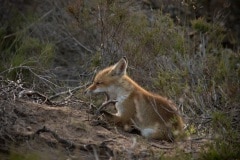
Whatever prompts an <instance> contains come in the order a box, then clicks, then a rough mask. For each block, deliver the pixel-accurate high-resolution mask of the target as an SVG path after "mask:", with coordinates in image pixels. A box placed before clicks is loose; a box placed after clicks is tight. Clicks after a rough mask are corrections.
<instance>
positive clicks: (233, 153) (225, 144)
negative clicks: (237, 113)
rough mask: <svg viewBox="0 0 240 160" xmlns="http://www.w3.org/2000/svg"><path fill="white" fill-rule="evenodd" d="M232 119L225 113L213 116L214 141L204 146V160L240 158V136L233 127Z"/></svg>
mask: <svg viewBox="0 0 240 160" xmlns="http://www.w3.org/2000/svg"><path fill="white" fill-rule="evenodd" d="M231 121H232V120H231V117H229V116H227V115H226V114H225V113H223V112H214V113H213V115H212V129H213V138H214V141H212V142H210V143H208V144H207V145H206V146H204V148H203V150H202V152H201V153H200V159H203V160H205V159H206V160H218V159H219V160H222V159H223V160H228V159H237V158H239V157H240V144H239V143H238V141H239V135H238V132H237V131H236V130H234V129H233V128H232V126H231Z"/></svg>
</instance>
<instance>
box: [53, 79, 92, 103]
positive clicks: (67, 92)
mask: <svg viewBox="0 0 240 160" xmlns="http://www.w3.org/2000/svg"><path fill="white" fill-rule="evenodd" d="M87 85H89V84H88V83H87V84H84V85H82V86H78V87H75V88H73V89H69V90H68V91H63V92H59V93H57V94H55V95H53V96H50V97H49V99H50V100H51V99H54V98H56V97H59V96H61V95H64V94H70V95H71V94H72V93H74V92H76V91H77V90H79V89H82V88H85V87H86V86H87Z"/></svg>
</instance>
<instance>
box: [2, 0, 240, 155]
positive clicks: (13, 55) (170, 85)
mask: <svg viewBox="0 0 240 160" xmlns="http://www.w3.org/2000/svg"><path fill="white" fill-rule="evenodd" d="M0 4H1V5H0V78H1V82H2V84H6V81H7V80H10V81H14V82H17V83H18V82H19V83H21V84H22V85H23V86H24V87H25V88H29V89H32V90H35V91H38V92H40V93H43V94H44V95H47V96H49V97H51V96H53V95H55V94H57V93H59V92H62V91H66V90H69V89H73V88H75V87H77V86H85V85H86V84H88V83H89V82H91V79H92V77H93V76H94V74H95V72H96V71H98V70H99V69H101V68H104V67H106V66H108V65H111V64H113V63H115V62H116V61H118V60H119V59H120V58H121V57H123V56H126V57H127V58H128V60H129V69H128V73H129V75H130V76H131V77H132V78H133V79H134V80H135V81H137V82H138V83H139V84H140V85H142V86H144V87H145V88H147V89H148V90H151V91H153V92H155V93H159V94H161V95H163V96H166V97H168V98H170V99H172V100H173V101H174V102H175V103H176V104H177V106H178V108H179V109H180V110H181V112H182V114H183V116H184V118H185V120H186V122H187V129H186V132H187V134H188V135H192V136H193V135H194V136H197V137H198V136H200V137H208V138H210V139H212V140H214V141H213V142H212V143H210V144H208V149H207V150H204V151H202V153H200V154H201V156H200V157H201V158H202V159H215V158H216V159H221V158H225V159H237V158H239V157H240V154H239V150H240V147H239V144H240V139H239V131H240V125H239V122H240V118H239V114H240V53H239V52H240V51H239V49H240V48H239V47H240V41H239V39H240V16H239V15H240V1H237V0H199V1H197V0H187V1H178V0H142V1H138V0H130V1H128V0H119V1H115V0H99V1H97V0H89V1H88V0H69V1H65V0H49V1H39V0H21V1H17V0H0ZM2 86H3V85H2ZM77 96H78V97H79V98H80V99H82V100H84V101H89V100H88V99H87V98H86V97H84V95H83V94H82V91H81V90H80V91H79V92H78V93H77ZM0 99H1V98H0ZM94 103H98V102H97V101H94ZM228 150H231V151H232V152H229V151H228ZM201 158H200V159H201Z"/></svg>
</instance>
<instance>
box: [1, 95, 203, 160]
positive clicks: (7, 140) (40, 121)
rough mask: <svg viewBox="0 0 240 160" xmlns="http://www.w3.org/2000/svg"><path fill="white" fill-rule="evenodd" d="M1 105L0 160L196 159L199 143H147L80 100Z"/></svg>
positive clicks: (18, 100)
mask: <svg viewBox="0 0 240 160" xmlns="http://www.w3.org/2000/svg"><path fill="white" fill-rule="evenodd" d="M1 107H2V110H1V114H2V115H1V123H2V126H1V131H0V132H1V138H0V140H1V141H2V143H1V144H0V159H18V158H19V157H20V159H21V158H22V159H53V160H54V159H57V160H58V159H68V160H70V159H160V158H162V157H171V156H176V154H179V155H180V154H184V153H187V154H188V155H191V156H192V157H195V158H197V155H198V152H199V150H200V149H201V146H202V145H203V144H204V142H205V140H204V139H197V138H195V139H194V140H193V139H192V140H189V139H188V140H182V141H178V142H174V143H168V142H165V141H156V140H147V139H145V138H143V137H142V136H140V135H138V134H136V133H135V134H134V133H127V132H124V131H122V130H121V128H117V127H115V126H110V125H108V124H107V123H105V122H104V121H103V120H102V119H101V118H99V117H96V116H94V115H93V114H92V112H91V109H90V108H91V107H90V105H88V104H87V103H84V102H80V101H79V102H78V104H76V105H74V106H55V105H46V104H38V103H36V102H31V101H28V100H23V99H16V100H13V101H11V102H10V101H8V100H1Z"/></svg>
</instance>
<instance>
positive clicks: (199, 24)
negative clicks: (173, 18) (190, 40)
mask: <svg viewBox="0 0 240 160" xmlns="http://www.w3.org/2000/svg"><path fill="white" fill-rule="evenodd" d="M191 23H192V27H193V28H194V29H195V30H197V31H199V32H202V33H206V32H209V31H210V28H211V26H210V24H209V23H207V22H206V20H205V19H204V18H198V19H195V20H192V22H191Z"/></svg>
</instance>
